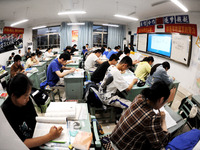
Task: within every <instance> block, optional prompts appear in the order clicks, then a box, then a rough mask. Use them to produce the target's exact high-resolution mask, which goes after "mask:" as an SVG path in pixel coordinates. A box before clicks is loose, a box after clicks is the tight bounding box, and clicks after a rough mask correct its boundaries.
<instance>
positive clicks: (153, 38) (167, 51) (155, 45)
mask: <svg viewBox="0 0 200 150" xmlns="http://www.w3.org/2000/svg"><path fill="white" fill-rule="evenodd" d="M171 47H172V35H171V34H148V45H147V52H152V53H156V54H160V55H164V56H167V57H170V55H171Z"/></svg>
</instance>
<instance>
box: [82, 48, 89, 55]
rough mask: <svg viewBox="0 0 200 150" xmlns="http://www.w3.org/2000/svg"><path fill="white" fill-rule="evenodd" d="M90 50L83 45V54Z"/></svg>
mask: <svg viewBox="0 0 200 150" xmlns="http://www.w3.org/2000/svg"><path fill="white" fill-rule="evenodd" d="M87 52H88V50H87V49H86V47H85V46H83V50H82V53H81V54H82V55H85V53H87Z"/></svg>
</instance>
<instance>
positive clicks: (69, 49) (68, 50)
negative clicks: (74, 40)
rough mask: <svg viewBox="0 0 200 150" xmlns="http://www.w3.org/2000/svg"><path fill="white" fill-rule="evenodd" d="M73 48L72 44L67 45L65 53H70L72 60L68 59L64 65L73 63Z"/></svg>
mask: <svg viewBox="0 0 200 150" xmlns="http://www.w3.org/2000/svg"><path fill="white" fill-rule="evenodd" d="M71 50H72V47H71V46H67V47H66V48H65V49H64V50H63V51H64V53H66V54H68V55H69V56H70V61H67V62H66V64H64V65H67V64H70V63H73V62H74V61H73V60H72V55H71Z"/></svg>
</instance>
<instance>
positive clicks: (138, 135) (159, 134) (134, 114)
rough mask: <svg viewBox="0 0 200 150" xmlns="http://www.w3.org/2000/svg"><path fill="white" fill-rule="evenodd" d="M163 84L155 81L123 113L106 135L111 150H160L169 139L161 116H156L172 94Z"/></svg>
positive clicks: (163, 117) (160, 113)
mask: <svg viewBox="0 0 200 150" xmlns="http://www.w3.org/2000/svg"><path fill="white" fill-rule="evenodd" d="M175 90H176V89H172V90H171V93H170V90H169V88H168V86H167V85H166V84H165V83H164V82H156V83H154V84H153V85H152V87H151V88H147V89H144V90H143V91H142V92H141V94H139V95H138V96H136V97H135V99H134V100H133V102H132V103H131V105H130V107H129V108H128V109H127V110H126V111H125V112H124V113H123V115H122V116H121V118H120V120H119V122H118V123H117V125H116V127H115V129H114V130H113V132H112V133H111V135H110V140H111V145H112V148H113V149H114V150H122V149H123V150H133V149H138V150H150V149H161V148H163V147H164V146H166V145H167V143H168V142H169V140H170V134H169V133H168V131H167V127H166V121H165V113H164V112H160V111H159V113H158V114H156V113H155V112H154V110H153V109H158V110H159V109H160V108H161V107H162V106H163V105H164V104H165V103H166V102H167V101H171V99H172V98H173V97H174V95H175Z"/></svg>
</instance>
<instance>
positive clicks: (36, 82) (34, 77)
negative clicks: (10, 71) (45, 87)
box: [27, 72, 40, 89]
mask: <svg viewBox="0 0 200 150" xmlns="http://www.w3.org/2000/svg"><path fill="white" fill-rule="evenodd" d="M27 77H28V78H29V79H30V80H31V82H32V84H33V87H34V88H36V89H39V88H40V84H39V80H38V77H37V72H32V73H27Z"/></svg>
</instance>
